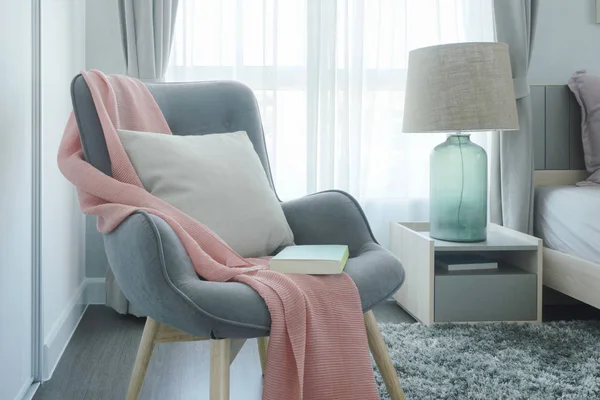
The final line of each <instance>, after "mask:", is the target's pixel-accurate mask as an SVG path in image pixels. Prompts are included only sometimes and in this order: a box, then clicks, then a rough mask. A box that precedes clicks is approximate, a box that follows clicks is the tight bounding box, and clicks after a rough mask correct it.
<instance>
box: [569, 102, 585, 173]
mask: <svg viewBox="0 0 600 400" xmlns="http://www.w3.org/2000/svg"><path fill="white" fill-rule="evenodd" d="M569 94H570V96H569V168H570V169H576V170H579V169H585V162H584V158H583V142H582V141H581V107H580V106H579V103H577V100H576V99H575V96H573V94H572V93H569Z"/></svg>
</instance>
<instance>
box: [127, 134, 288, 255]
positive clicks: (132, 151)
mask: <svg viewBox="0 0 600 400" xmlns="http://www.w3.org/2000/svg"><path fill="white" fill-rule="evenodd" d="M117 132H118V134H119V137H120V138H121V142H122V143H123V146H124V147H125V151H126V152H127V154H128V155H129V159H130V160H131V163H132V164H133V166H134V168H135V170H136V172H137V174H138V176H139V177H140V180H141V181H142V183H143V185H144V187H145V188H146V190H148V192H150V193H152V194H153V195H155V196H156V197H158V198H160V199H162V200H164V201H166V202H167V203H169V204H171V205H173V206H175V207H177V208H178V209H180V210H181V211H183V212H184V213H186V214H187V215H189V216H190V217H192V218H194V219H195V220H197V221H199V222H201V223H203V224H205V225H206V226H208V227H209V228H210V229H211V230H212V231H213V232H215V233H216V234H217V235H219V236H220V237H221V238H222V239H223V240H224V241H225V243H227V244H228V245H229V246H230V247H231V248H232V249H233V250H235V251H236V252H237V253H238V254H240V255H241V256H243V257H257V256H266V255H269V254H271V253H272V252H273V251H274V250H276V249H277V248H278V247H280V246H288V245H291V244H292V243H293V241H294V236H293V234H292V230H291V229H290V227H289V225H288V223H287V221H286V219H285V216H284V214H283V210H282V209H281V205H280V204H279V201H278V200H277V197H276V196H275V193H274V192H273V190H272V189H271V186H270V185H269V181H268V179H267V175H266V173H265V170H264V169H263V166H262V164H261V162H260V159H259V158H258V155H257V154H256V152H255V151H254V148H253V146H252V143H251V142H250V139H248V135H247V134H246V132H242V131H240V132H234V133H221V134H211V135H192V136H178V135H165V134H159V133H151V132H135V131H126V130H118V131H117Z"/></svg>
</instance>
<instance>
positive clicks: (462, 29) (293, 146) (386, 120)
mask: <svg viewBox="0 0 600 400" xmlns="http://www.w3.org/2000/svg"><path fill="white" fill-rule="evenodd" d="M493 40H494V25H493V15H492V4H491V0H180V4H179V12H178V15H177V20H176V23H175V33H174V40H173V49H172V54H171V62H170V66H169V68H168V70H167V76H166V80H167V81H196V80H213V79H235V80H239V81H242V82H244V83H246V84H247V85H248V86H250V87H251V88H252V89H253V90H254V92H255V94H256V97H257V99H258V102H259V106H260V109H261V114H262V119H263V124H264V128H265V134H266V140H267V146H268V151H269V158H270V161H271V167H272V170H273V171H272V172H273V177H274V180H275V186H276V188H277V192H278V194H279V196H280V197H281V198H282V199H283V200H286V199H292V198H297V197H300V196H303V195H305V194H307V193H312V192H316V191H320V190H324V189H330V188H337V189H342V190H346V191H348V192H349V193H351V194H352V195H354V196H355V197H356V198H357V199H358V200H359V201H360V202H361V204H362V205H363V208H364V209H365V212H366V214H367V216H368V217H369V220H370V222H371V225H372V227H373V230H374V232H375V235H376V237H377V238H378V239H379V240H380V242H382V243H383V244H384V245H385V244H386V243H387V236H388V225H389V222H390V221H413V220H427V219H428V196H429V154H430V152H431V149H432V148H433V147H434V146H435V145H436V144H439V143H440V142H442V141H443V140H444V139H445V137H444V135H443V134H441V135H440V134H430V135H423V134H419V135H416V134H414V135H409V134H402V133H401V128H402V113H403V103H404V87H405V81H406V68H407V60H408V52H409V51H410V50H411V49H414V48H418V47H423V46H430V45H435V44H442V43H451V42H462V41H493ZM482 138H483V141H484V142H485V135H482ZM482 138H479V143H481V139H482ZM476 140H477V138H476ZM484 145H485V143H484Z"/></svg>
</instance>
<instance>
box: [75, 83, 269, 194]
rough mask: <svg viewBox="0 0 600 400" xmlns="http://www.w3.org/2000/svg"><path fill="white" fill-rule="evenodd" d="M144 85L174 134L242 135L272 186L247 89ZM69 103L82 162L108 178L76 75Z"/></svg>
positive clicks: (92, 113)
mask: <svg viewBox="0 0 600 400" xmlns="http://www.w3.org/2000/svg"><path fill="white" fill-rule="evenodd" d="M146 86H147V87H148V89H149V90H150V93H152V95H153V96H154V99H155V100H156V102H157V103H158V106H159V107H160V109H161V110H162V113H163V115H164V116H165V119H166V120H167V123H168V124H169V127H170V128H171V131H172V132H173V134H175V135H203V134H207V133H227V132H235V131H246V133H247V134H248V137H249V138H250V140H251V141H252V144H253V145H254V150H255V151H256V153H257V154H258V156H259V158H260V160H261V162H262V165H263V167H264V169H265V172H266V173H267V178H268V179H269V182H270V184H271V187H273V180H272V177H271V170H270V167H269V159H268V156H267V149H266V145H265V138H264V132H263V127H262V122H261V119H260V113H259V109H258V104H257V102H256V98H255V97H254V93H252V91H251V90H250V88H248V87H247V86H245V85H243V84H241V83H238V82H233V81H211V82H191V83H147V84H146ZM71 99H72V101H73V110H74V113H75V119H76V121H77V126H78V127H79V134H80V137H81V144H82V147H83V154H84V156H85V158H86V160H87V161H88V162H89V163H90V164H92V165H93V166H94V167H96V168H98V169H99V170H100V171H102V172H104V173H105V174H107V175H111V165H110V159H109V157H108V150H107V148H106V142H105V140H104V134H103V132H102V127H101V125H100V120H99V118H98V114H97V112H96V108H95V106H94V103H93V100H92V95H91V93H90V89H89V87H88V86H87V84H86V82H85V80H84V79H83V77H82V76H81V75H77V76H76V77H75V78H74V79H73V82H72V83H71Z"/></svg>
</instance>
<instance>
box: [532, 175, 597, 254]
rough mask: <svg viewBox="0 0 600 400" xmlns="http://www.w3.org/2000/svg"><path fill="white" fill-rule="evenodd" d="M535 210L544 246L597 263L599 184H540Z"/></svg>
mask: <svg viewBox="0 0 600 400" xmlns="http://www.w3.org/2000/svg"><path fill="white" fill-rule="evenodd" d="M534 212H535V215H534V233H535V236H537V237H539V238H541V239H543V240H544V246H545V247H548V248H551V249H554V250H558V251H561V252H563V253H567V254H570V255H573V256H576V257H579V258H583V259H585V260H588V261H592V262H594V263H600V187H577V186H546V187H539V188H537V189H536V191H535V207H534Z"/></svg>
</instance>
